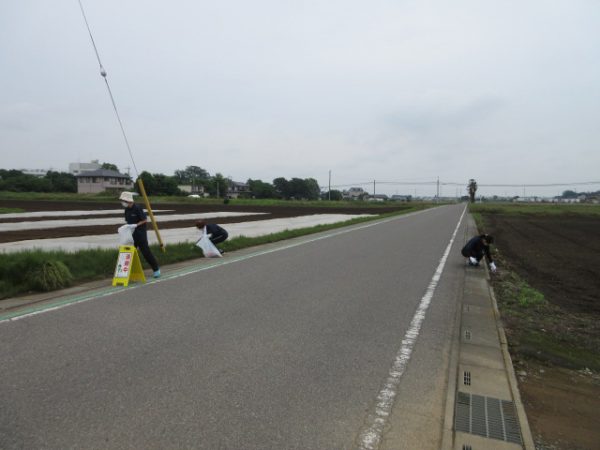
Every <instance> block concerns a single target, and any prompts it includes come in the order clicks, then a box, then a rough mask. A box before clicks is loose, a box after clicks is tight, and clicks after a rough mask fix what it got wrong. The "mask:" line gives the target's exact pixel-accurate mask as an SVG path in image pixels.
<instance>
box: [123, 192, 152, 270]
mask: <svg viewBox="0 0 600 450" xmlns="http://www.w3.org/2000/svg"><path fill="white" fill-rule="evenodd" d="M119 200H121V205H123V208H125V222H127V223H128V224H129V225H131V228H132V229H133V232H132V236H133V245H134V246H135V247H136V248H138V249H139V251H140V253H141V254H142V255H144V259H145V260H146V261H147V262H148V264H150V267H152V272H153V273H152V276H153V277H154V278H158V277H160V268H159V267H158V262H157V261H156V258H155V257H154V255H153V254H152V251H151V250H150V247H149V245H148V232H147V230H146V222H148V218H147V216H146V212H145V211H144V208H142V207H141V206H140V205H137V204H135V203H134V201H133V193H132V192H121V196H120V197H119Z"/></svg>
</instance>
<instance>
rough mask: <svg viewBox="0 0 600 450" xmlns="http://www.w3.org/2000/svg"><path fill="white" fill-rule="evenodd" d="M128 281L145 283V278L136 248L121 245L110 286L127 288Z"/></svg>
mask: <svg viewBox="0 0 600 450" xmlns="http://www.w3.org/2000/svg"><path fill="white" fill-rule="evenodd" d="M130 281H141V282H145V281H146V276H145V275H144V271H143V270H142V262H141V261H140V255H138V252H137V250H136V248H135V247H134V246H133V245H121V246H120V247H119V258H118V259H117V267H116V268H115V275H114V277H113V282H112V285H113V286H117V285H123V286H127V285H128V284H129V282H130Z"/></svg>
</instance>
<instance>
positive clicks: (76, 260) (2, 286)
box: [0, 205, 423, 299]
mask: <svg viewBox="0 0 600 450" xmlns="http://www.w3.org/2000/svg"><path fill="white" fill-rule="evenodd" d="M421 209H423V205H415V207H413V208H408V209H405V210H402V211H395V212H392V213H386V214H380V215H373V216H371V217H358V218H354V219H351V220H347V221H344V222H337V223H333V224H328V225H316V226H313V227H307V228H300V229H296V230H285V231H281V232H278V233H272V234H267V235H264V236H258V237H245V236H240V237H236V238H233V239H231V240H227V241H225V242H223V243H222V244H220V245H219V247H220V248H223V250H225V251H226V252H231V251H235V250H240V249H243V248H248V247H254V246H258V245H262V244H268V243H272V242H278V241H282V240H286V239H292V238H295V237H300V236H305V235H308V234H313V233H319V232H322V231H327V230H333V229H336V228H342V227H346V226H349V225H355V224H359V223H363V222H370V221H373V220H380V219H383V218H387V217H393V216H397V215H403V214H407V213H409V212H414V211H418V210H421ZM152 251H153V253H154V255H155V256H156V257H157V259H158V260H159V263H160V265H161V266H166V265H169V264H173V263H177V262H182V261H188V260H192V259H197V258H201V257H202V250H200V248H198V247H197V246H196V245H195V244H194V243H191V242H187V243H178V244H173V245H168V246H167V251H166V252H164V253H163V252H161V250H160V248H159V247H158V246H157V245H154V246H152ZM117 253H118V252H117V250H116V249H115V250H110V249H92V250H82V251H78V252H73V253H67V252H61V251H50V252H44V251H41V250H30V251H23V252H16V253H10V257H5V256H6V255H3V257H2V258H0V299H3V298H9V297H13V296H17V295H20V294H21V295H22V294H26V293H32V292H44V291H49V290H54V289H60V288H63V287H66V286H69V285H71V284H77V283H82V282H86V281H92V280H99V279H106V278H111V277H112V276H113V273H114V269H115V263H116V260H117ZM141 260H142V266H143V267H144V268H145V269H147V268H148V266H147V264H146V261H145V260H144V258H141ZM48 264H51V265H52V266H53V267H54V269H53V271H52V274H53V275H52V276H54V277H55V278H58V279H51V280H50V281H49V282H47V283H39V281H37V280H38V279H39V274H40V273H44V271H48ZM57 264H58V266H59V269H55V268H56V266H57ZM61 265H64V268H65V269H66V271H64V270H62V267H61Z"/></svg>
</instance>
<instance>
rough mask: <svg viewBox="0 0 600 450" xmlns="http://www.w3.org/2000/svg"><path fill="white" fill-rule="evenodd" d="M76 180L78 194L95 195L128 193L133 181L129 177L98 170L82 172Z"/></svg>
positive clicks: (114, 172)
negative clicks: (101, 193)
mask: <svg viewBox="0 0 600 450" xmlns="http://www.w3.org/2000/svg"><path fill="white" fill-rule="evenodd" d="M75 178H77V192H78V193H79V194H97V193H99V192H106V191H114V192H120V191H128V190H131V189H132V188H133V181H131V177H130V176H129V175H123V174H122V173H119V172H116V171H114V170H107V169H98V170H92V171H84V172H83V173H80V174H79V175H75Z"/></svg>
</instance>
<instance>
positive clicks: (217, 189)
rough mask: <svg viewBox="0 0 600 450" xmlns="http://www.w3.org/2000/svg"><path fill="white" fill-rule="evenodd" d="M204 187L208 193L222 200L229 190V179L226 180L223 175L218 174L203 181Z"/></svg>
mask: <svg viewBox="0 0 600 450" xmlns="http://www.w3.org/2000/svg"><path fill="white" fill-rule="evenodd" d="M202 185H203V186H204V189H205V190H206V192H208V193H209V194H210V195H214V196H215V197H218V198H221V197H225V196H226V195H227V188H228V187H229V179H227V178H225V177H224V176H223V174H221V173H216V174H215V176H213V177H211V178H209V179H208V180H205V181H202Z"/></svg>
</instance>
